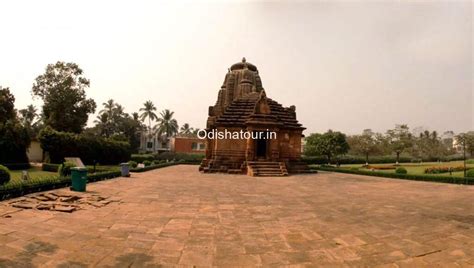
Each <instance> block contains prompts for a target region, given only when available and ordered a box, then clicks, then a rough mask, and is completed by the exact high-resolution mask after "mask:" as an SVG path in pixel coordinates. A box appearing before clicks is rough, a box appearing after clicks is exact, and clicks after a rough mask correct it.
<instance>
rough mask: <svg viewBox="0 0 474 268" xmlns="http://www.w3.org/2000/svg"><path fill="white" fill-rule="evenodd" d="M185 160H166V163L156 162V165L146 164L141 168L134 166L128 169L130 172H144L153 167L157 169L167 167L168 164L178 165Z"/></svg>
mask: <svg viewBox="0 0 474 268" xmlns="http://www.w3.org/2000/svg"><path fill="white" fill-rule="evenodd" d="M185 163H186V162H174V161H172V162H166V163H161V164H157V165H150V166H146V167H143V168H134V169H131V170H130V171H131V172H145V171H150V170H154V169H158V168H164V167H169V166H174V165H179V164H185Z"/></svg>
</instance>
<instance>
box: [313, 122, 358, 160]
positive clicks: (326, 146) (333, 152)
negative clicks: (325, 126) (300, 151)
mask: <svg viewBox="0 0 474 268" xmlns="http://www.w3.org/2000/svg"><path fill="white" fill-rule="evenodd" d="M348 150H349V144H348V143H347V141H346V135H345V134H343V133H341V132H338V131H332V130H329V131H327V132H326V133H324V134H319V133H313V134H311V135H310V136H309V137H308V138H307V139H306V146H305V155H308V156H317V155H324V156H326V158H327V160H328V163H331V159H332V157H335V156H338V155H341V154H345V153H347V151H348Z"/></svg>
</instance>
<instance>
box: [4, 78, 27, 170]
mask: <svg viewBox="0 0 474 268" xmlns="http://www.w3.org/2000/svg"><path fill="white" fill-rule="evenodd" d="M14 102H15V97H14V96H13V95H12V94H11V93H10V90H9V89H8V88H2V87H0V163H1V164H3V165H6V166H7V165H8V166H12V165H15V164H21V165H25V164H26V165H28V162H29V161H28V157H27V155H26V150H27V148H28V147H29V145H30V136H29V134H28V130H27V129H26V128H25V127H23V126H22V125H21V124H20V122H19V121H18V119H17V116H16V112H15V107H14Z"/></svg>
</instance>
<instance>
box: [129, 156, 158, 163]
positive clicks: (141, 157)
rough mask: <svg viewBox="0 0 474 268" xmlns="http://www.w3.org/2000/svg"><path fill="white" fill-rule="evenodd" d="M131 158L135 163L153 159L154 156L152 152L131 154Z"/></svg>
mask: <svg viewBox="0 0 474 268" xmlns="http://www.w3.org/2000/svg"><path fill="white" fill-rule="evenodd" d="M131 159H132V160H133V161H135V162H137V163H143V161H153V160H155V156H154V155H153V154H132V156H131Z"/></svg>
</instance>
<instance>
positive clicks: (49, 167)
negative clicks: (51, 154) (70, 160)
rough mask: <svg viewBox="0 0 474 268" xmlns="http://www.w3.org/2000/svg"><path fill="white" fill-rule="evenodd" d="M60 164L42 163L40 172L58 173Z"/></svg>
mask: <svg viewBox="0 0 474 268" xmlns="http://www.w3.org/2000/svg"><path fill="white" fill-rule="evenodd" d="M59 166H61V165H60V164H50V163H43V164H42V165H41V170H42V171H49V172H58V170H59Z"/></svg>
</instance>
